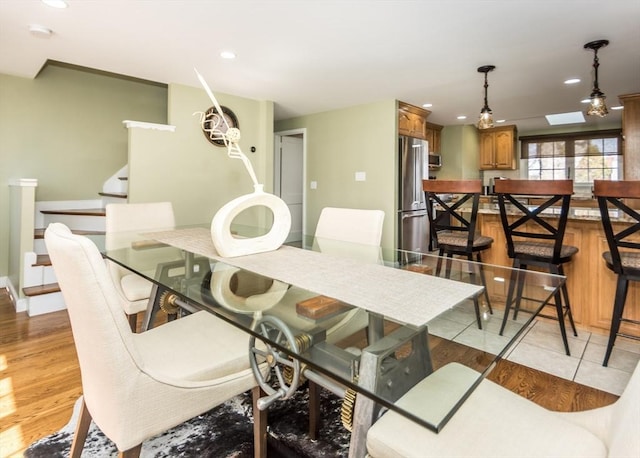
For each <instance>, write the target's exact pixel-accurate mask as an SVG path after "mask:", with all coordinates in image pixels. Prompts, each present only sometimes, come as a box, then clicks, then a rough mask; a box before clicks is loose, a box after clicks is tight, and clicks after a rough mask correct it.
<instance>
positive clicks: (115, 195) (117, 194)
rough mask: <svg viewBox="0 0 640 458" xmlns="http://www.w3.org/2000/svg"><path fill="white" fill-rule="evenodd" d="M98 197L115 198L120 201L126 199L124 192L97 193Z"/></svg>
mask: <svg viewBox="0 0 640 458" xmlns="http://www.w3.org/2000/svg"><path fill="white" fill-rule="evenodd" d="M98 195H100V196H102V197H117V198H120V199H126V198H127V197H128V196H127V193H126V192H99V193H98Z"/></svg>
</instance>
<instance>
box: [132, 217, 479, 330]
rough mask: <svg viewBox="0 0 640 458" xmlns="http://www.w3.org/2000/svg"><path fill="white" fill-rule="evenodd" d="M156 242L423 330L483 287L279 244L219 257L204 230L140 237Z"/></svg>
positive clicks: (191, 229)
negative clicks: (433, 320)
mask: <svg viewBox="0 0 640 458" xmlns="http://www.w3.org/2000/svg"><path fill="white" fill-rule="evenodd" d="M144 235H145V237H149V238H151V239H153V240H156V241H158V242H162V243H165V244H167V245H171V246H174V247H176V248H180V249H182V250H185V251H188V252H191V253H195V254H199V255H202V256H206V257H208V258H211V259H214V260H217V261H221V262H224V263H225V264H229V265H232V266H234V267H238V268H240V269H244V270H248V271H250V272H253V273H255V274H258V275H263V276H265V277H268V278H272V279H274V280H279V281H281V282H284V283H288V284H290V285H295V286H297V287H299V288H302V289H306V290H309V291H312V292H314V293H317V294H322V295H325V296H329V297H332V298H334V299H338V300H340V301H342V302H346V303H347V304H351V305H354V306H356V307H360V308H363V309H365V310H368V311H370V312H374V313H379V314H382V315H384V316H386V317H388V318H391V319H393V320H396V321H399V322H402V323H406V324H412V325H414V326H422V325H423V324H425V323H427V322H428V321H429V320H431V319H433V318H435V317H436V316H438V315H440V314H441V313H443V312H444V311H446V310H448V309H449V308H451V307H453V306H454V305H456V304H459V303H460V302H462V301H463V300H465V299H468V298H471V297H473V296H475V295H477V294H479V293H480V292H481V291H482V289H483V287H482V286H478V285H473V284H469V283H464V282H459V281H455V280H449V279H446V278H440V277H434V276H431V275H424V274H421V273H416V272H411V271H408V270H403V269H396V268H393V267H387V266H384V265H379V264H369V263H365V262H362V261H358V260H355V259H350V258H343V257H339V256H335V255H329V254H326V253H319V252H316V251H310V250H304V249H301V248H295V247H290V246H286V245H283V246H281V247H280V248H279V249H277V250H275V251H269V252H265V253H258V254H251V255H247V256H238V257H234V258H223V257H221V256H219V255H218V253H217V252H216V249H215V248H214V246H213V242H212V240H211V233H210V231H209V230H208V229H206V228H202V227H197V228H187V229H176V230H171V231H162V232H154V233H148V234H144Z"/></svg>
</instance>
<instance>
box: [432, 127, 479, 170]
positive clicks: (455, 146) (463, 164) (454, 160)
mask: <svg viewBox="0 0 640 458" xmlns="http://www.w3.org/2000/svg"><path fill="white" fill-rule="evenodd" d="M479 148H480V146H479V140H478V131H477V129H476V128H475V127H474V126H472V125H466V126H445V127H444V128H443V129H442V133H441V147H440V149H441V154H442V168H441V169H440V170H439V171H438V172H437V173H436V175H437V177H438V178H439V179H441V180H447V179H449V180H460V179H466V180H472V179H478V178H479V176H480V172H479V169H478V161H479V159H478V157H479V151H480V149H479Z"/></svg>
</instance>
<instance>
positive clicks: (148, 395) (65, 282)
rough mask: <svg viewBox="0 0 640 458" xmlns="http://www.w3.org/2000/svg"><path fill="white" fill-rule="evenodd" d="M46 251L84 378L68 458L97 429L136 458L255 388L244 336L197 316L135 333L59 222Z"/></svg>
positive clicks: (104, 277) (91, 252) (96, 260)
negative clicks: (155, 439)
mask: <svg viewBox="0 0 640 458" xmlns="http://www.w3.org/2000/svg"><path fill="white" fill-rule="evenodd" d="M45 243H46V245H47V250H48V252H49V254H50V256H51V261H52V265H53V268H54V270H55V273H56V276H57V278H58V282H59V284H60V288H61V290H62V294H63V296H64V300H65V303H66V305H67V309H68V313H69V318H70V321H71V329H72V332H73V338H74V342H75V346H76V350H77V354H78V361H79V364H80V372H81V378H82V391H83V401H82V407H81V412H80V417H79V420H78V425H77V428H76V433H75V436H74V439H73V444H72V447H71V453H70V456H71V457H79V456H80V454H81V452H82V448H83V446H84V441H85V438H86V436H87V432H88V428H89V425H90V423H91V421H92V420H93V421H94V422H95V424H96V425H97V426H98V428H100V430H101V431H102V432H103V433H104V434H105V435H106V436H107V437H108V438H109V439H110V440H111V441H113V442H114V443H115V445H116V447H117V448H118V450H119V451H120V456H121V457H134V458H135V457H137V456H139V454H140V450H141V447H142V443H143V442H144V441H145V440H147V439H148V438H150V437H152V436H154V435H156V434H159V433H161V432H163V431H166V430H167V429H170V428H172V427H174V426H176V425H178V424H180V423H182V422H184V421H186V420H188V419H190V418H192V417H194V416H197V415H200V414H202V413H204V412H206V411H208V410H209V409H211V408H213V407H215V406H217V405H219V404H221V403H223V402H224V401H226V400H228V399H230V398H232V397H234V396H236V395H238V394H240V393H243V392H245V391H247V390H249V389H251V388H253V387H254V386H255V379H254V376H253V373H252V371H251V369H250V368H249V358H248V357H247V352H248V350H247V349H248V340H249V338H248V335H247V334H246V333H244V332H243V331H241V330H239V329H237V328H236V327H234V326H232V325H231V324H229V323H227V322H225V321H223V320H221V319H218V318H216V317H215V316H214V315H212V314H211V313H209V312H204V311H200V312H196V313H193V314H191V315H188V316H186V317H184V318H181V319H179V320H175V321H171V322H169V323H167V324H165V325H163V326H159V327H157V328H153V329H151V330H149V331H146V332H144V333H139V334H135V333H133V332H132V331H131V329H130V328H129V326H128V323H127V319H126V317H125V315H124V314H123V313H122V306H121V304H120V300H119V298H118V293H117V292H116V289H115V288H114V285H113V282H112V280H111V278H110V276H109V273H108V271H107V267H106V266H105V263H104V261H103V259H102V256H101V254H100V252H99V251H98V249H97V247H96V246H95V244H94V243H93V242H92V241H91V240H89V239H87V238H86V237H83V236H79V235H75V234H72V233H71V231H70V230H69V228H67V227H66V226H65V225H63V224H61V223H53V224H50V225H49V227H48V228H47V230H46V231H45ZM220 433H221V434H223V433H224V432H223V431H220Z"/></svg>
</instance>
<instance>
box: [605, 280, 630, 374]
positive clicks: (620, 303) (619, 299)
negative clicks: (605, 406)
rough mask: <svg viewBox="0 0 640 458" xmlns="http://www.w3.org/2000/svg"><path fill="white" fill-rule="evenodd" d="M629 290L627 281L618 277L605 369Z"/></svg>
mask: <svg viewBox="0 0 640 458" xmlns="http://www.w3.org/2000/svg"><path fill="white" fill-rule="evenodd" d="M628 289H629V280H628V279H627V278H626V277H624V276H623V275H618V282H617V285H616V298H615V300H614V304H613V313H612V314H611V330H610V331H609V342H608V343H607V352H606V353H605V355H604V361H603V362H602V365H603V366H604V367H607V365H608V364H609V358H610V357H611V352H612V351H613V345H614V343H615V341H616V337H617V336H618V331H620V322H621V321H622V314H623V312H624V303H625V302H626V300H627V291H628Z"/></svg>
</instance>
